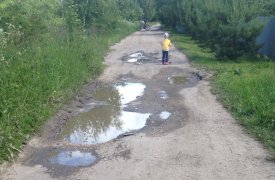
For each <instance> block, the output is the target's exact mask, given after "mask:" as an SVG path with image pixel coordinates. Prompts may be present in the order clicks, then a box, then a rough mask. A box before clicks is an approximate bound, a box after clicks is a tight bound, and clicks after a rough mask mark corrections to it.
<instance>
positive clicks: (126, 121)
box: [61, 83, 151, 144]
mask: <svg viewBox="0 0 275 180" xmlns="http://www.w3.org/2000/svg"><path fill="white" fill-rule="evenodd" d="M145 88H146V86H145V85H144V84H141V83H122V84H118V85H114V86H104V87H102V88H100V89H99V90H98V91H97V92H96V93H95V95H94V99H96V100H97V101H101V102H106V103H103V104H104V105H98V106H94V108H92V109H91V110H89V111H87V112H85V111H84V112H83V113H80V114H78V115H77V116H76V117H74V118H73V119H71V120H70V121H69V122H68V123H67V125H66V126H65V127H64V130H63V132H62V135H61V136H62V138H64V139H65V140H66V141H68V142H70V143H72V144H98V143H104V142H107V141H110V140H112V139H115V138H117V137H118V136H119V135H121V134H124V133H127V132H130V131H135V130H139V129H142V128H143V127H144V126H145V125H146V121H147V119H148V118H149V117H150V115H151V114H150V113H138V112H128V111H125V110H124V108H125V109H127V108H126V107H127V106H128V104H129V103H131V102H133V101H135V100H136V99H137V98H139V97H141V96H142V95H143V94H144V90H145Z"/></svg>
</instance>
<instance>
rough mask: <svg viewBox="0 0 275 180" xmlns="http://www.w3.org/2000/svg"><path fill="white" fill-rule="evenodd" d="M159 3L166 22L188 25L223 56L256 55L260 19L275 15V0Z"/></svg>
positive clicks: (169, 24)
mask: <svg viewBox="0 0 275 180" xmlns="http://www.w3.org/2000/svg"><path fill="white" fill-rule="evenodd" d="M157 2H158V3H157V7H158V8H157V10H158V17H159V19H160V20H161V21H162V22H163V23H164V24H165V25H167V26H172V27H176V26H184V27H185V29H187V30H188V32H189V33H190V34H191V35H192V37H193V38H194V39H196V40H199V41H200V44H201V45H202V46H204V47H208V48H210V49H211V50H212V51H214V52H215V55H216V56H217V57H218V58H219V59H227V58H237V57H240V56H242V55H248V54H252V55H255V54H256V53H257V50H258V48H259V47H258V46H256V37H257V36H258V35H259V34H260V31H261V30H262V28H263V24H262V23H261V22H260V21H259V20H258V19H257V18H258V17H259V16H261V15H267V14H271V12H272V9H271V8H270V5H271V6H272V5H273V6H274V0H267V1H266V0H255V1H254V0H252V1H249V2H248V1H247V0H222V1H216V0H188V1H187V0H173V1H172V2H171V1H170V0H169V1H168V0H159V1H157ZM174 4H177V6H176V7H175V6H174ZM273 12H274V11H273Z"/></svg>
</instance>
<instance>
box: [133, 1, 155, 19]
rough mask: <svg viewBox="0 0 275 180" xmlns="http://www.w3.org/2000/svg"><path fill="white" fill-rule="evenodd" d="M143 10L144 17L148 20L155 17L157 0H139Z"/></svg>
mask: <svg viewBox="0 0 275 180" xmlns="http://www.w3.org/2000/svg"><path fill="white" fill-rule="evenodd" d="M137 1H138V2H139V5H140V7H141V8H142V10H143V13H144V18H145V19H146V20H148V21H150V20H152V19H153V18H154V17H155V13H156V12H155V0H137Z"/></svg>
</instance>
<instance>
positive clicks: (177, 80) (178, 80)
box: [168, 76, 187, 84]
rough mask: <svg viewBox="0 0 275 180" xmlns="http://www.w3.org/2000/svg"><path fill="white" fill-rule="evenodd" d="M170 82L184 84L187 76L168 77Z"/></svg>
mask: <svg viewBox="0 0 275 180" xmlns="http://www.w3.org/2000/svg"><path fill="white" fill-rule="evenodd" d="M168 80H169V82H170V84H184V83H186V82H187V78H186V77H185V76H172V77H169V78H168Z"/></svg>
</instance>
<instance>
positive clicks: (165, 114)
mask: <svg viewBox="0 0 275 180" xmlns="http://www.w3.org/2000/svg"><path fill="white" fill-rule="evenodd" d="M170 115H171V113H170V112H167V111H163V112H161V113H160V114H159V117H160V118H161V119H162V120H166V119H168V118H169V117H170Z"/></svg>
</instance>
